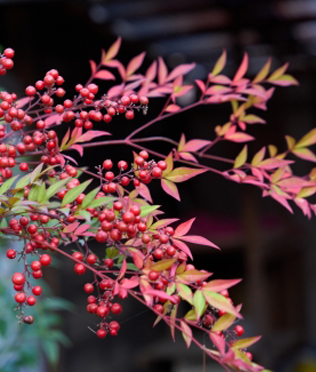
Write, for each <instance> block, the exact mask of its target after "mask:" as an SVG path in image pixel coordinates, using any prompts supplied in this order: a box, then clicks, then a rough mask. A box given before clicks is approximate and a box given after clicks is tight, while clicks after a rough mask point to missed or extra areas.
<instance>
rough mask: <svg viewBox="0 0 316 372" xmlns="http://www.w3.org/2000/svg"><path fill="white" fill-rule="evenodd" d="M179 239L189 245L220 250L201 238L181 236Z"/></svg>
mask: <svg viewBox="0 0 316 372" xmlns="http://www.w3.org/2000/svg"><path fill="white" fill-rule="evenodd" d="M179 239H181V240H184V241H186V242H189V243H194V244H201V245H208V246H209V247H213V248H216V249H220V248H219V247H218V246H217V245H216V244H214V243H212V242H211V241H209V240H208V239H206V238H204V237H203V236H197V235H189V236H182V237H181V238H179Z"/></svg>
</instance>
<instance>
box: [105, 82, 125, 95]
mask: <svg viewBox="0 0 316 372" xmlns="http://www.w3.org/2000/svg"><path fill="white" fill-rule="evenodd" d="M123 90H124V83H122V84H120V85H114V87H112V88H111V89H109V90H108V92H107V96H108V97H109V98H113V97H117V96H120V95H121V93H122V92H123Z"/></svg>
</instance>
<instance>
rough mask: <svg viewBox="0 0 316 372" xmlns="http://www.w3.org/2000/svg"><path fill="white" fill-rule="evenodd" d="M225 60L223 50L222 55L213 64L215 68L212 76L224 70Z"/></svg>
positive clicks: (224, 51) (225, 56)
mask: <svg viewBox="0 0 316 372" xmlns="http://www.w3.org/2000/svg"><path fill="white" fill-rule="evenodd" d="M226 58H227V55H226V50H225V49H224V50H223V53H222V55H221V56H220V57H219V59H218V60H217V62H216V63H215V66H214V68H213V71H212V76H216V75H218V74H219V73H220V72H222V70H223V69H224V67H225V65H226Z"/></svg>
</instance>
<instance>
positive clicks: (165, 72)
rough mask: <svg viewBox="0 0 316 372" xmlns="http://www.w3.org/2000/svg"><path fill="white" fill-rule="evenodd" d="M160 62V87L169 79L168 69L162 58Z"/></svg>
mask: <svg viewBox="0 0 316 372" xmlns="http://www.w3.org/2000/svg"><path fill="white" fill-rule="evenodd" d="M158 61H159V68H158V82H159V85H162V84H163V83H164V82H165V80H166V78H167V75H168V69H167V66H166V64H165V61H164V60H163V59H162V58H161V57H159V58H158Z"/></svg>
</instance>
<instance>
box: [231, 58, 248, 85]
mask: <svg viewBox="0 0 316 372" xmlns="http://www.w3.org/2000/svg"><path fill="white" fill-rule="evenodd" d="M247 70H248V54H247V53H245V54H244V58H243V60H242V62H241V64H240V66H239V69H238V70H237V72H236V75H235V76H234V79H233V82H234V83H235V82H237V81H239V80H240V79H242V78H243V76H244V75H245V73H246V72H247Z"/></svg>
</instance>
